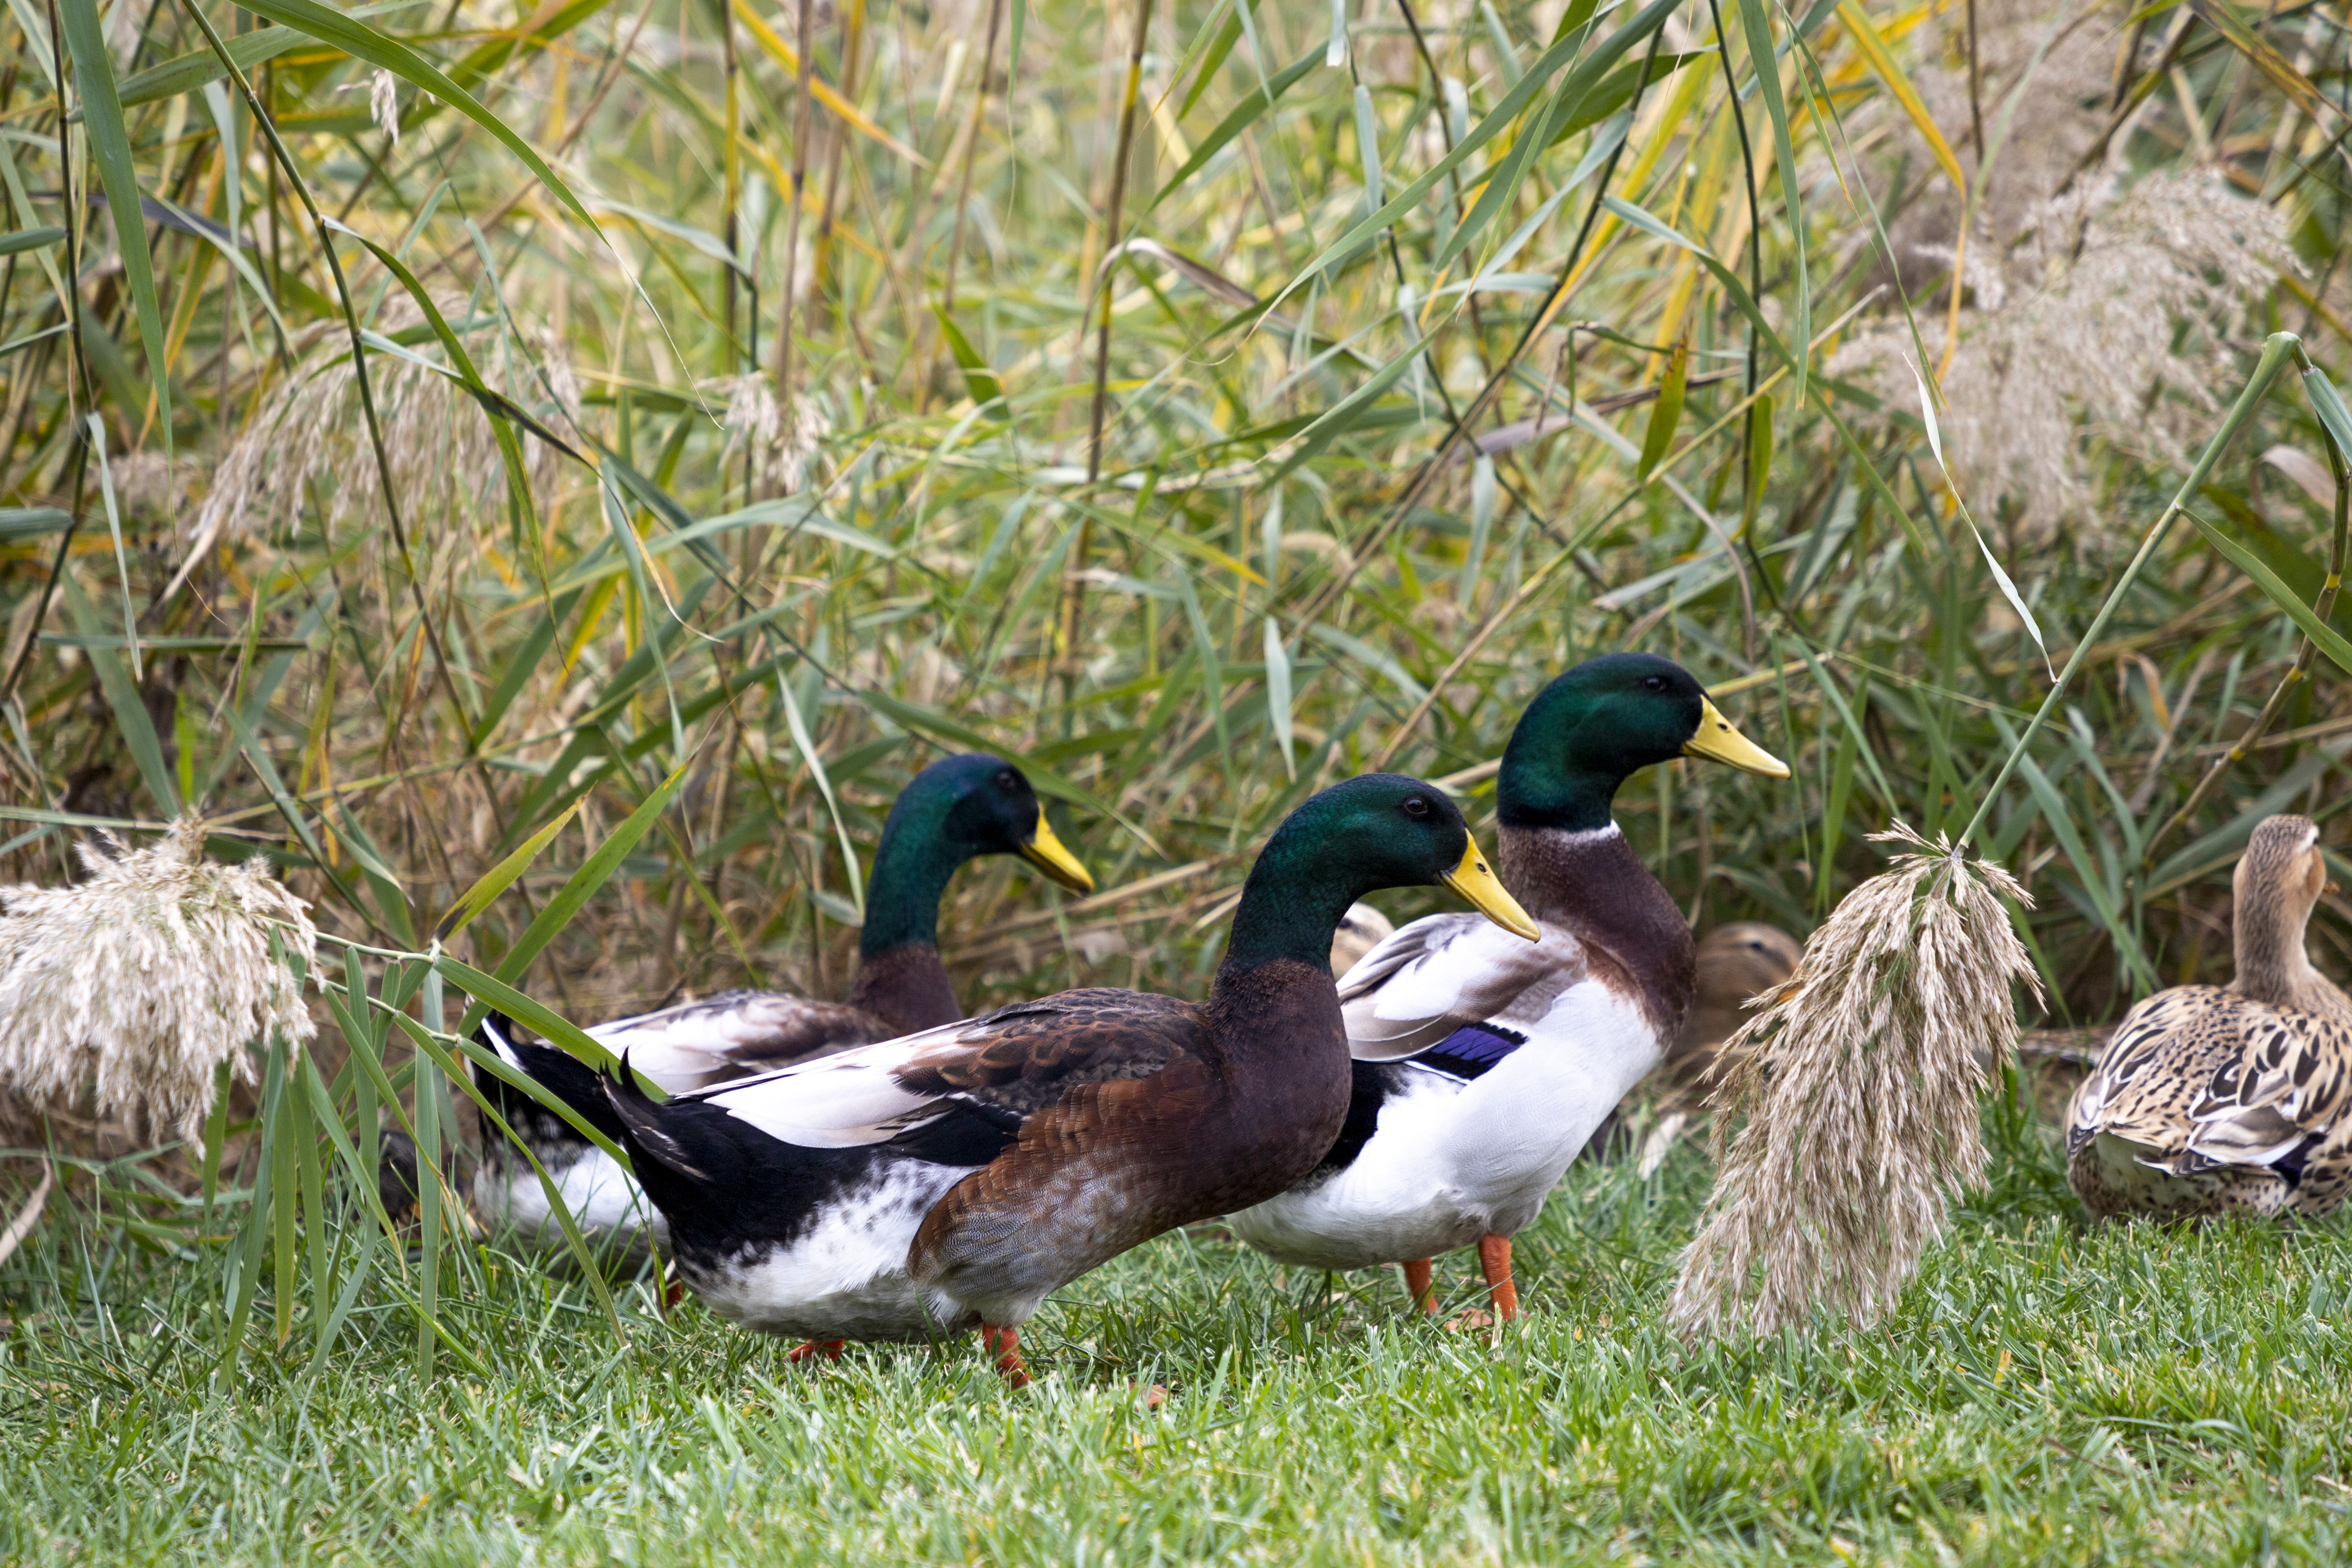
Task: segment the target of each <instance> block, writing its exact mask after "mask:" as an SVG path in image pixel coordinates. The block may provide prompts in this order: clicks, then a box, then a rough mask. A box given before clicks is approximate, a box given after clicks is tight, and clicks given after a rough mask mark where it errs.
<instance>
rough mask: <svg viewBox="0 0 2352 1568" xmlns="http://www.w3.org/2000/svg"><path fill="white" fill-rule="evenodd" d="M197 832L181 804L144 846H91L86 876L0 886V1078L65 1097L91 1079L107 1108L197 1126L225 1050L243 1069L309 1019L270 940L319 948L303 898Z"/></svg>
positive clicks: (40, 1104) (27, 1091)
mask: <svg viewBox="0 0 2352 1568" xmlns="http://www.w3.org/2000/svg"><path fill="white" fill-rule="evenodd" d="M204 842H205V830H204V824H203V822H202V821H201V820H200V819H199V818H197V817H195V816H184V817H182V818H180V820H179V821H177V822H176V823H174V824H173V827H172V831H171V832H170V833H169V834H168V835H167V836H166V837H163V839H162V840H161V841H160V842H158V843H156V844H154V845H152V846H150V847H147V848H144V849H123V848H122V847H121V845H120V844H116V845H114V846H113V847H114V849H115V850H116V851H119V852H117V853H111V854H110V853H108V852H107V851H106V850H105V849H102V848H100V847H97V846H89V845H85V846H84V847H83V848H82V863H83V865H84V866H85V867H87V868H88V869H89V880H88V881H86V882H81V883H78V884H76V885H74V886H71V887H65V888H38V887H28V886H17V887H10V888H0V904H5V914H0V1088H5V1089H8V1090H10V1091H12V1092H13V1093H14V1094H16V1095H17V1096H19V1097H21V1098H22V1099H23V1100H24V1101H25V1102H26V1104H27V1105H28V1106H30V1107H31V1108H33V1109H35V1110H68V1109H70V1108H71V1107H72V1106H73V1105H75V1104H76V1103H77V1102H78V1101H79V1100H80V1098H81V1096H82V1093H83V1091H84V1089H85V1087H86V1086H90V1087H92V1088H93V1089H94V1094H95V1098H96V1101H97V1110H98V1112H99V1114H100V1115H101V1116H112V1115H121V1116H124V1117H125V1118H126V1119H128V1120H131V1121H134V1122H137V1123H143V1124H144V1125H146V1126H148V1127H150V1128H152V1129H155V1130H157V1131H165V1130H170V1131H176V1132H177V1134H178V1135H179V1136H181V1137H183V1138H189V1139H193V1138H194V1137H195V1136H197V1134H198V1133H199V1132H200V1131H201V1130H202V1126H203V1122H204V1118H205V1113H206V1112H207V1111H209V1110H211V1109H212V1103H213V1093H214V1089H215V1083H216V1081H217V1074H218V1069H219V1067H220V1064H221V1063H222V1062H224V1061H226V1062H229V1063H232V1064H233V1067H232V1070H233V1071H234V1072H235V1073H236V1075H237V1076H239V1077H243V1078H248V1079H249V1078H250V1077H251V1076H252V1073H253V1068H252V1063H251V1059H250V1058H249V1057H248V1056H247V1054H246V1053H245V1051H244V1050H243V1049H242V1047H244V1046H246V1045H247V1043H249V1042H251V1041H253V1040H255V1039H257V1038H262V1037H266V1036H267V1035H268V1032H269V1031H272V1030H278V1031H282V1032H283V1033H284V1034H285V1035H286V1036H287V1037H289V1038H290V1039H294V1040H307V1039H309V1038H310V1036H311V1035H312V1034H313V1033H315V1032H316V1026H315V1025H313V1024H312V1022H311V1021H310V1011H309V1009H308V1008H306V1007H305V1006H304V1005H303V1002H302V988H301V984H300V982H299V980H298V979H297V978H296V976H295V973H294V972H293V971H292V970H291V969H290V968H289V967H288V965H287V964H286V963H281V962H279V960H278V958H277V957H276V956H275V955H274V954H273V953H272V951H271V946H270V939H271V937H272V935H273V934H275V935H276V936H277V937H278V940H279V942H281V943H282V951H283V952H285V953H286V954H287V955H288V957H289V958H293V957H299V959H300V960H301V961H302V963H304V964H305V965H306V966H307V965H308V964H310V963H312V962H313V960H314V956H315V949H316V943H317V933H316V932H315V931H313V929H312V927H311V924H310V916H309V915H308V914H307V913H306V912H305V908H304V905H303V903H302V900H299V899H298V898H296V897H295V896H294V895H293V894H292V893H290V892H289V891H288V890H287V889H285V888H284V887H283V886H281V885H280V884H279V883H278V880H277V879H275V878H273V877H271V876H270V874H269V872H268V868H267V866H266V864H265V863H264V862H263V861H261V860H260V859H259V858H255V859H252V860H248V861H247V862H245V863H244V864H242V865H237V866H223V865H220V864H218V863H216V862H213V861H208V860H205V858H204Z"/></svg>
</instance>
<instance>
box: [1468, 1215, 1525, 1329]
mask: <svg viewBox="0 0 2352 1568" xmlns="http://www.w3.org/2000/svg"><path fill="white" fill-rule="evenodd" d="M1478 1267H1479V1268H1482V1269H1484V1270H1485V1271H1486V1295H1487V1298H1488V1299H1489V1300H1492V1301H1493V1302H1494V1304H1495V1316H1496V1317H1497V1318H1499V1319H1501V1320H1502V1321H1504V1322H1509V1321H1511V1320H1512V1319H1513V1318H1516V1317H1517V1316H1518V1315H1519V1288H1518V1286H1517V1285H1516V1284H1514V1283H1513V1282H1512V1280H1511V1238H1510V1237H1507V1236H1482V1237H1479V1238H1478Z"/></svg>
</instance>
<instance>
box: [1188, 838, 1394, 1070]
mask: <svg viewBox="0 0 2352 1568" xmlns="http://www.w3.org/2000/svg"><path fill="white" fill-rule="evenodd" d="M1300 849H1301V847H1300V846H1299V845H1297V844H1295V843H1293V844H1286V843H1285V842H1284V841H1283V839H1282V837H1281V836H1279V835H1277V836H1276V838H1275V839H1274V841H1273V842H1272V843H1269V844H1268V845H1267V846H1266V847H1265V852H1264V853H1263V854H1261V855H1259V857H1258V858H1257V864H1256V865H1255V866H1253V867H1251V868H1250V874H1249V880H1248V881H1246V882H1244V884H1243V886H1242V901H1241V904H1240V906H1239V907H1238V908H1236V909H1235V910H1234V924H1233V933H1232V935H1231V937H1230V938H1228V940H1227V942H1226V945H1225V957H1224V962H1223V963H1220V964H1219V965H1218V966H1217V979H1216V984H1215V985H1214V986H1213V988H1212V989H1211V992H1210V997H1209V1015H1210V1018H1211V1020H1212V1022H1213V1025H1214V1034H1215V1037H1216V1041H1217V1044H1218V1046H1219V1047H1221V1048H1223V1050H1224V1051H1225V1052H1226V1053H1227V1054H1228V1056H1231V1057H1246V1056H1248V1055H1250V1054H1252V1047H1254V1045H1255V1043H1256V1042H1258V1041H1261V1040H1264V1041H1270V1042H1273V1043H1274V1044H1276V1045H1277V1046H1279V1047H1282V1048H1283V1050H1284V1053H1285V1054H1286V1055H1298V1056H1302V1057H1312V1056H1316V1055H1319V1054H1328V1051H1329V1050H1331V1049H1336V1050H1337V1051H1339V1053H1340V1054H1342V1055H1344V1054H1345V1053H1346V1050H1347V1031H1346V1029H1345V1027H1344V1026H1342V1025H1341V1023H1340V1020H1339V989H1338V987H1337V986H1336V985H1335V984H1333V983H1332V979H1331V933H1332V932H1333V931H1337V930H1338V929H1339V922H1340V921H1341V920H1343V919H1345V918H1346V916H1347V913H1348V906H1349V904H1351V903H1353V902H1354V901H1355V900H1356V898H1357V897H1358V895H1359V893H1360V891H1361V890H1362V889H1356V888H1354V887H1352V886H1343V885H1339V884H1335V883H1334V882H1333V881H1332V880H1331V879H1330V878H1328V877H1325V876H1318V875H1316V873H1315V870H1314V868H1309V867H1307V866H1304V865H1302V864H1300V863H1299V861H1300Z"/></svg>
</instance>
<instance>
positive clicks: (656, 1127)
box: [599, 1051, 710, 1182]
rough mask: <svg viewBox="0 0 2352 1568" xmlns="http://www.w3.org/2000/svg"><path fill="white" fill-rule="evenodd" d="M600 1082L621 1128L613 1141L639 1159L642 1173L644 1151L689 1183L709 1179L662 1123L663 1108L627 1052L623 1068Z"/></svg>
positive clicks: (610, 1112) (623, 1058) (610, 1113)
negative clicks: (640, 1082) (642, 1081)
mask: <svg viewBox="0 0 2352 1568" xmlns="http://www.w3.org/2000/svg"><path fill="white" fill-rule="evenodd" d="M599 1081H600V1082H601V1083H602V1084H603V1086H604V1100H605V1104H606V1105H607V1107H608V1108H609V1110H608V1114H609V1115H611V1116H612V1117H613V1118H614V1121H616V1122H617V1123H618V1124H619V1126H620V1129H621V1131H619V1132H617V1133H615V1134H614V1141H615V1142H618V1143H619V1144H620V1145H621V1147H623V1148H624V1149H626V1150H627V1151H628V1152H629V1157H630V1159H631V1160H632V1161H636V1162H637V1163H638V1168H639V1170H640V1171H641V1172H642V1170H643V1169H644V1163H643V1161H641V1160H639V1159H638V1156H639V1155H641V1154H642V1155H645V1156H647V1157H650V1158H651V1159H653V1160H656V1161H658V1162H659V1163H661V1164H662V1165H663V1166H664V1167H666V1168H667V1169H668V1170H671V1171H674V1172H676V1173H677V1174H679V1175H681V1176H683V1177H685V1178H686V1179H687V1180H688V1181H690V1182H709V1180H710V1177H709V1174H708V1173H706V1172H704V1171H703V1170H701V1169H700V1168H699V1167H698V1166H697V1165H696V1164H695V1163H694V1162H693V1161H692V1160H690V1159H688V1157H687V1152H686V1148H685V1145H683V1144H681V1143H680V1142H678V1141H677V1139H676V1138H675V1137H673V1136H671V1134H670V1131H669V1130H668V1129H667V1127H665V1126H663V1125H662V1108H661V1107H660V1106H658V1105H656V1104H655V1103H654V1101H653V1099H652V1097H651V1096H649V1095H647V1094H646V1091H645V1089H643V1088H641V1087H640V1086H639V1085H638V1083H637V1075H636V1074H635V1072H633V1071H631V1070H630V1068H629V1053H628V1052H626V1051H623V1052H622V1053H621V1068H620V1071H619V1072H618V1073H616V1074H614V1076H612V1077H610V1078H605V1079H600V1080H599Z"/></svg>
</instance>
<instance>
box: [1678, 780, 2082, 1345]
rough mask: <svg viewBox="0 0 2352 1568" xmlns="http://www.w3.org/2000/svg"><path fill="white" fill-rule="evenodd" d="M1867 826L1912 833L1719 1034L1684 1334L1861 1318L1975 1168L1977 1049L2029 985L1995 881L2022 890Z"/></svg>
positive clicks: (1990, 1046)
mask: <svg viewBox="0 0 2352 1568" xmlns="http://www.w3.org/2000/svg"><path fill="white" fill-rule="evenodd" d="M1872 837H1873V838H1874V840H1878V841H1882V842H1885V841H1894V842H1897V843H1902V844H1906V845H1910V846H1912V847H1915V848H1916V849H1918V850H1920V851H1921V853H1919V854H1916V855H1901V856H1897V857H1896V858H1895V863H1894V865H1893V866H1892V867H1890V868H1888V869H1887V870H1885V871H1884V872H1882V873H1881V874H1879V875H1878V876H1876V877H1874V878H1872V879H1870V880H1869V881H1867V882H1864V884H1863V885H1862V886H1860V887H1859V888H1856V889H1854V890H1853V892H1851V893H1848V894H1847V895H1846V897H1845V899H1844V900H1843V902H1841V903H1840V904H1839V905H1838V907H1837V908H1836V910H1833V911H1832V913H1831V915H1830V918H1829V921H1828V922H1827V923H1826V924H1824V925H1823V926H1822V928H1821V930H1820V931H1816V932H1814V933H1813V936H1812V939H1811V942H1808V943H1807V944H1806V947H1805V952H1804V957H1803V958H1802V959H1801V961H1800V962H1799V963H1798V965H1797V970H1796V973H1795V974H1794V975H1792V976H1791V977H1790V980H1789V982H1788V984H1785V985H1783V986H1781V987H1780V989H1779V990H1778V991H1777V992H1775V993H1773V994H1772V996H1771V1000H1770V1001H1769V1003H1768V1004H1767V1005H1765V1006H1764V1008H1763V1009H1762V1011H1760V1012H1759V1013H1758V1014H1757V1015H1756V1016H1754V1017H1752V1018H1750V1019H1749V1020H1748V1023H1747V1024H1746V1025H1745V1026H1742V1027H1741V1028H1740V1030H1739V1032H1738V1034H1737V1035H1735V1036H1733V1037H1732V1038H1731V1040H1730V1041H1729V1042H1728V1044H1727V1046H1726V1047H1725V1052H1726V1055H1727V1057H1728V1058H1730V1059H1731V1062H1732V1065H1731V1067H1730V1068H1729V1070H1728V1071H1727V1074H1726V1077H1725V1079H1724V1082H1723V1087H1722V1088H1721V1089H1718V1090H1717V1096H1716V1110H1717V1114H1716V1123H1715V1125H1716V1133H1715V1141H1716V1159H1717V1170H1718V1172H1719V1174H1718V1175H1717V1181H1716V1188H1715V1194H1714V1196H1713V1198H1712V1199H1711V1200H1710V1201H1709V1203H1708V1205H1707V1211H1706V1216H1705V1218H1704V1221H1703V1223H1702V1225H1701V1226H1700V1229H1699V1233H1698V1235H1697V1236H1696V1237H1695V1238H1694V1239H1693V1240H1692V1242H1691V1245H1690V1247H1689V1249H1688V1250H1687V1251H1686V1252H1685V1254H1684V1255H1683V1270H1682V1276H1681V1278H1680V1279H1677V1280H1676V1281H1675V1290H1674V1296H1673V1299H1672V1300H1671V1301H1670V1303H1669V1304H1668V1307H1667V1314H1666V1316H1667V1322H1668V1324H1669V1326H1670V1327H1672V1328H1673V1329H1674V1330H1675V1331H1676V1332H1677V1333H1680V1334H1681V1335H1683V1336H1684V1337H1685V1338H1686V1339H1694V1340H1696V1339H1699V1338H1703V1337H1711V1338H1721V1337H1724V1336H1726V1335H1728V1334H1730V1333H1733V1332H1735V1331H1739V1330H1741V1329H1746V1330H1747V1331H1751V1332H1754V1333H1759V1334H1770V1333H1775V1332H1778V1331H1780V1329H1782V1328H1784V1327H1789V1326H1801V1325H1802V1324H1803V1323H1805V1322H1806V1321H1808V1320H1809V1319H1810V1318H1811V1315H1812V1313H1813V1311H1814V1310H1816V1309H1817V1308H1826V1309H1828V1310H1832V1311H1840V1312H1843V1313H1844V1314H1845V1315H1846V1316H1847V1317H1848V1318H1850V1319H1851V1320H1852V1321H1853V1322H1854V1323H1855V1324H1857V1325H1860V1324H1864V1323H1867V1322H1870V1321H1873V1320H1874V1319H1875V1318H1877V1317H1879V1316H1880V1315H1881V1314H1883V1313H1884V1312H1885V1311H1886V1310H1887V1309H1888V1308H1890V1307H1892V1306H1893V1305H1894V1304H1895V1299H1896V1298H1897V1297H1898V1296H1899V1295H1901V1293H1902V1290H1903V1287H1904V1285H1905V1284H1906V1282H1907V1281H1908V1280H1909V1279H1910V1278H1911V1275H1912V1273H1913V1271H1914V1270H1915V1269H1916V1268H1917V1267H1918V1262H1919V1257H1920V1254H1921V1253H1922V1252H1923V1251H1924V1250H1925V1249H1926V1248H1927V1245H1928V1244H1929V1243H1930V1242H1932V1241H1934V1240H1935V1239H1936V1237H1937V1236H1938V1235H1940V1234H1941V1233H1942V1231H1943V1228H1944V1219H1945V1213H1944V1203H1945V1195H1946V1194H1947V1192H1948V1190H1949V1189H1952V1188H1955V1187H1965V1186H1969V1185H1973V1184H1976V1183H1978V1182H1979V1181H1980V1180H1982V1178H1983V1175H1984V1169H1985V1163H1986V1158H1987V1157H1986V1153H1985V1147H1984V1140H1983V1136H1982V1133H1981V1131H1980V1130H1979V1125H1978V1103H1977V1102H1978V1097H1979V1094H1980V1093H1981V1092H1982V1090H1983V1088H1984V1084H1985V1069H1984V1068H1983V1067H1982V1066H1980V1065H1979V1063H1980V1061H1990V1063H1991V1064H1992V1065H1993V1066H1994V1067H1995V1068H1998V1067H1999V1066H2000V1062H2001V1061H2002V1059H2003V1058H2004V1057H2005V1056H2006V1054H2007V1053H2008V1051H2009V1049H2010V1047H2011V1045H2012V1044H2013V1043H2014V1041H2015V1039H2016V1037H2017V1014H2016V1009H2015V1006H2014V1005H2013V1003H2012V1001H2011V994H2010V986H2011V982H2021V983H2022V984H2024V985H2025V986H2026V987H2027V988H2028V989H2029V990H2030V991H2032V993H2033V994H2035V995H2036V996H2037V997H2039V995H2040V994H2041V988H2040V984H2039V983H2038V982H2037V981H2036V979H2035V977H2034V973H2033V968H2032V963H2030V962H2029V961H2028V960H2027V957H2026V953H2025V948H2024V944H2023V943H2021V942H2019V941H2018V939H2017V934H2016V932H2015V931H2013V930H2011V926H2010V923H2009V919H2008V916H2007V914H2006V913H2005V912H2004V911H2003V910H2002V909H2001V902H2000V900H2001V899H2002V898H2003V897H2004V896H2006V897H2008V898H2011V899H2014V900H2017V901H2018V902H2019V903H2020V904H2021V905H2023V906H2025V907H2027V908H2029V909H2030V908H2032V900H2031V899H2029V898H2028V897H2027V896H2026V893H2025V889H2023V888H2021V887H2020V886H2019V885H2018V883H2017V881H2016V880H2015V879H2013V878H2011V876H2010V875H2009V874H2008V873H2007V872H2006V871H2004V870H2002V869H2001V868H2000V867H1998V866H1995V865H1992V864H1990V863H1989V862H1986V861H1982V860H1978V861H1969V860H1966V859H1964V858H1961V856H1960V855H1959V854H1958V852H1957V851H1956V850H1954V849H1953V847H1952V846H1951V842H1950V840H1949V838H1948V837H1941V838H1938V839H1937V841H1936V842H1934V843H1930V842H1928V841H1927V839H1926V838H1924V837H1921V836H1920V835H1919V834H1918V833H1916V831H1914V830H1913V829H1912V828H1910V827H1909V826H1906V825H1905V824H1904V823H1902V822H1899V821H1898V822H1896V823H1895V826H1894V828H1893V830H1892V831H1890V832H1887V833H1881V834H1874V835H1872ZM1735 1126H1736V1127H1737V1131H1732V1129H1734V1127H1735Z"/></svg>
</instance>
